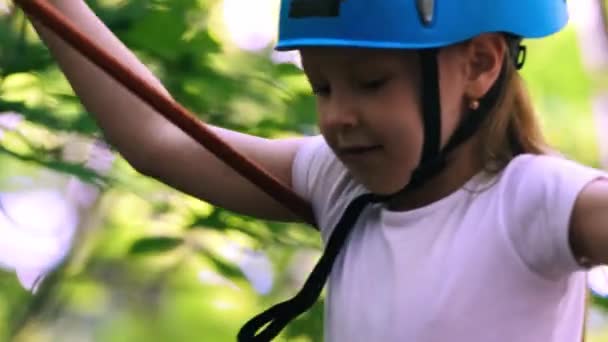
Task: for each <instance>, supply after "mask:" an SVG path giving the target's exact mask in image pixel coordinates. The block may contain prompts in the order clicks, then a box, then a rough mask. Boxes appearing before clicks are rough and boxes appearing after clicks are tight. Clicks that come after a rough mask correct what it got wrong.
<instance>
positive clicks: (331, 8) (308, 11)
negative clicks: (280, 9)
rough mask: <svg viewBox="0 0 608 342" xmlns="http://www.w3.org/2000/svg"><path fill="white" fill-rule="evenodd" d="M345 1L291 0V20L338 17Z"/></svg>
mask: <svg viewBox="0 0 608 342" xmlns="http://www.w3.org/2000/svg"><path fill="white" fill-rule="evenodd" d="M343 1H344V0H291V5H290V7H289V17H290V18H309V17H337V16H339V15H340V3H341V2H343Z"/></svg>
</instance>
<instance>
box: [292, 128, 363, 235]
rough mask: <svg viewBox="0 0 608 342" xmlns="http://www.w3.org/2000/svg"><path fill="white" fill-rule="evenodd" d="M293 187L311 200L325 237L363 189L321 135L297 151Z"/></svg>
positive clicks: (293, 169)
mask: <svg viewBox="0 0 608 342" xmlns="http://www.w3.org/2000/svg"><path fill="white" fill-rule="evenodd" d="M292 186H293V189H294V191H295V192H296V193H297V194H298V195H300V196H301V197H303V198H304V199H306V200H308V201H309V202H310V203H311V206H312V208H313V212H314V214H315V219H316V221H317V224H318V225H319V229H320V231H321V233H322V236H323V238H324V240H326V238H327V237H328V236H329V234H330V233H331V229H333V227H334V225H335V224H336V223H337V222H338V220H339V219H340V217H341V215H342V213H343V211H344V210H345V208H346V206H347V205H348V203H349V201H350V200H351V199H352V198H354V197H355V196H356V195H357V194H360V193H362V192H363V189H362V187H361V186H359V185H357V184H356V183H355V182H354V180H353V179H352V178H351V176H350V174H349V173H348V171H347V169H346V168H345V167H344V165H343V164H342V163H341V162H340V161H339V160H338V159H337V158H336V156H335V154H334V153H333V151H332V150H331V149H330V148H329V146H328V145H327V143H326V142H325V139H324V138H323V137H322V136H315V137H311V138H310V139H308V141H307V142H306V143H304V144H303V145H302V146H301V147H300V149H299V150H298V152H297V153H296V156H295V158H294V161H293V165H292Z"/></svg>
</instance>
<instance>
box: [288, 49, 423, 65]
mask: <svg viewBox="0 0 608 342" xmlns="http://www.w3.org/2000/svg"><path fill="white" fill-rule="evenodd" d="M300 55H301V57H302V64H303V66H304V68H305V69H306V68H318V67H326V66H336V67H337V66H341V67H360V68H365V67H375V66H379V65H385V66H388V65H391V64H395V65H403V63H404V62H406V61H408V60H411V59H412V58H415V57H416V55H417V54H416V53H415V52H414V51H412V50H388V49H364V48H346V47H307V48H302V49H300Z"/></svg>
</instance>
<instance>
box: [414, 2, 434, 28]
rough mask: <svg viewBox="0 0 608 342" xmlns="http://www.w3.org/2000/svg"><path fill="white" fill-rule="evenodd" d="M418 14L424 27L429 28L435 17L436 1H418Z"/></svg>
mask: <svg viewBox="0 0 608 342" xmlns="http://www.w3.org/2000/svg"><path fill="white" fill-rule="evenodd" d="M416 5H417V6H416V7H418V14H419V15H420V20H422V23H423V24H424V26H429V25H431V23H432V22H433V18H434V17H435V0H416Z"/></svg>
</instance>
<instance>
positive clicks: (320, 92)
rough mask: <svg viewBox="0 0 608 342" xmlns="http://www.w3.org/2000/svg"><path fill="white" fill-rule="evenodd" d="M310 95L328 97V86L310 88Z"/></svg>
mask: <svg viewBox="0 0 608 342" xmlns="http://www.w3.org/2000/svg"><path fill="white" fill-rule="evenodd" d="M312 93H313V94H314V95H315V96H329V93H330V89H329V86H312Z"/></svg>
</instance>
